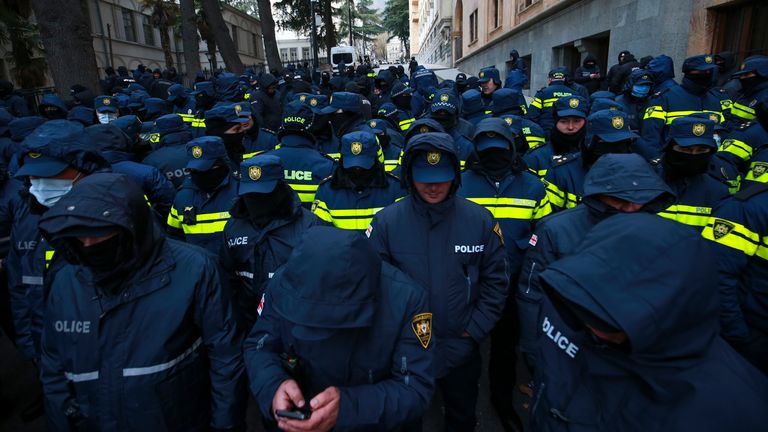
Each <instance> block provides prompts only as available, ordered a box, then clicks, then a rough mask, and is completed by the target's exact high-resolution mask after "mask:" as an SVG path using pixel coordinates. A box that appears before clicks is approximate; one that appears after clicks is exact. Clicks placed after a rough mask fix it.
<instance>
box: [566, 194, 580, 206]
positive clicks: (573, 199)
mask: <svg viewBox="0 0 768 432" xmlns="http://www.w3.org/2000/svg"><path fill="white" fill-rule="evenodd" d="M580 202H581V197H580V196H578V195H576V194H574V193H570V192H566V193H565V208H567V209H569V208H574V207H576V206H577V205H579V203H580Z"/></svg>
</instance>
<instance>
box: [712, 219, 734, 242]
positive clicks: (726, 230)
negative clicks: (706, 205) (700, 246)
mask: <svg viewBox="0 0 768 432" xmlns="http://www.w3.org/2000/svg"><path fill="white" fill-rule="evenodd" d="M732 230H733V224H732V223H730V222H728V221H725V220H722V219H715V223H714V225H712V236H713V237H714V238H715V240H720V239H721V238H723V237H725V236H727V235H728V234H730V232H731V231H732Z"/></svg>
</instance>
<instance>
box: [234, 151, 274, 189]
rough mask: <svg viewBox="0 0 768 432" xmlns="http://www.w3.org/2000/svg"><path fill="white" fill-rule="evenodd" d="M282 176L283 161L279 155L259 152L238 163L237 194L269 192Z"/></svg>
mask: <svg viewBox="0 0 768 432" xmlns="http://www.w3.org/2000/svg"><path fill="white" fill-rule="evenodd" d="M282 178H283V162H282V161H281V160H280V158H279V157H277V156H273V155H269V154H259V155H256V156H254V157H250V158H248V159H246V160H244V161H243V162H241V163H240V184H239V185H238V189H237V193H238V195H245V194H248V193H270V192H272V191H273V190H275V186H276V185H277V182H278V181H279V180H280V179H282Z"/></svg>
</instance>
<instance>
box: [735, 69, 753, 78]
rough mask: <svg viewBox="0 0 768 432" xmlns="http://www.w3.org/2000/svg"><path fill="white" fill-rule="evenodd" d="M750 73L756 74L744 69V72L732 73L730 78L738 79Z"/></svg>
mask: <svg viewBox="0 0 768 432" xmlns="http://www.w3.org/2000/svg"><path fill="white" fill-rule="evenodd" d="M751 72H756V71H755V69H744V70H740V71H736V72H734V73H732V74H731V77H740V76H742V75H746V74H748V73H751Z"/></svg>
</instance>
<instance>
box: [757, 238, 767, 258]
mask: <svg viewBox="0 0 768 432" xmlns="http://www.w3.org/2000/svg"><path fill="white" fill-rule="evenodd" d="M755 255H757V256H759V257H760V258H762V259H764V260H766V261H768V237H763V241H762V242H761V243H760V246H758V247H757V252H755Z"/></svg>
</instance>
